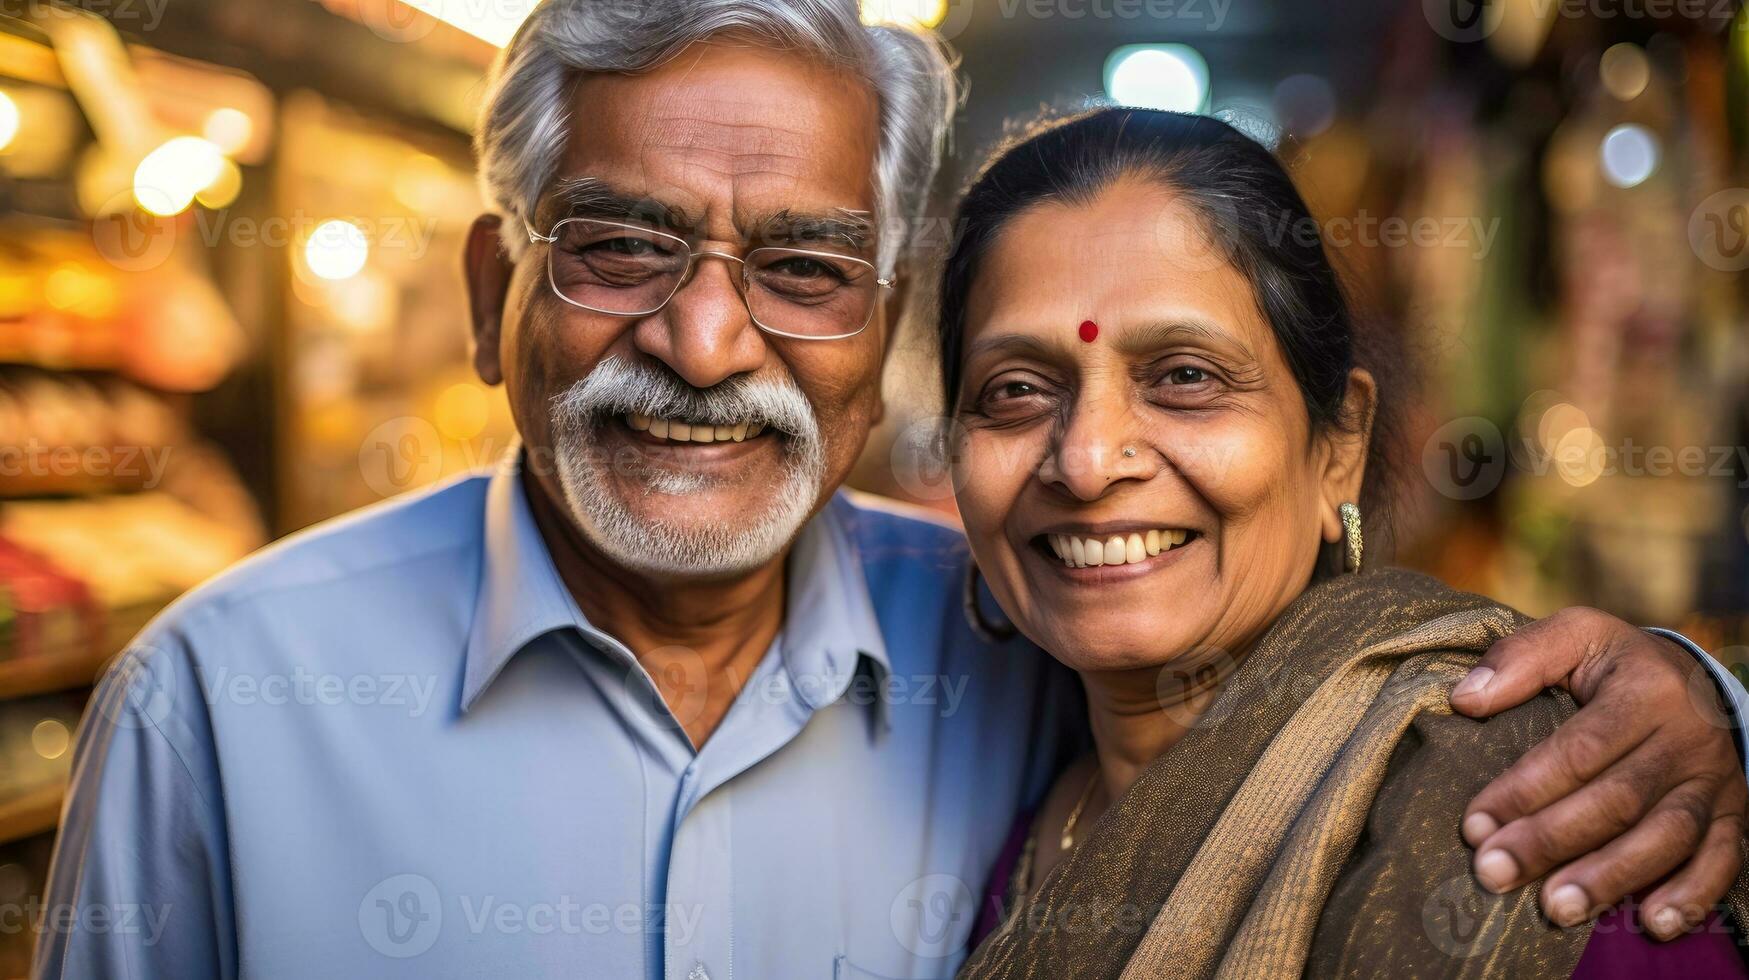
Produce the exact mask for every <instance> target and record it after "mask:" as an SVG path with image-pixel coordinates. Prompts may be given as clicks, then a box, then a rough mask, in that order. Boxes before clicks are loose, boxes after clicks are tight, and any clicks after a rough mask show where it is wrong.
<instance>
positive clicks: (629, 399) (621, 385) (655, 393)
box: [552, 355, 820, 443]
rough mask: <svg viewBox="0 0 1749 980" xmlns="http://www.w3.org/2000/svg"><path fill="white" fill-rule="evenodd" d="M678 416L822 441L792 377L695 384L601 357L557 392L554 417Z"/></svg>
mask: <svg viewBox="0 0 1749 980" xmlns="http://www.w3.org/2000/svg"><path fill="white" fill-rule="evenodd" d="M634 414H635V415H645V416H649V417H651V418H679V419H687V420H689V421H692V422H708V423H710V424H712V425H737V424H740V423H742V422H752V423H763V424H764V425H766V426H767V427H769V428H773V429H776V430H778V431H779V432H782V433H784V434H785V435H789V436H793V437H795V438H796V439H797V440H800V441H804V442H816V443H817V442H818V441H819V438H820V425H819V422H818V420H817V419H816V418H815V417H814V406H813V405H812V404H810V403H809V402H808V398H807V396H806V395H804V394H802V392H801V389H800V388H797V387H796V384H795V382H794V381H792V380H790V379H788V378H783V379H759V380H755V379H751V378H744V377H734V378H730V379H728V380H727V381H724V382H722V383H721V384H717V385H713V386H712V387H709V388H694V387H692V386H691V385H689V384H687V383H686V382H685V381H682V380H681V379H680V378H679V377H677V376H676V375H675V374H674V373H673V372H671V371H665V370H662V369H660V368H657V367H654V366H652V365H649V364H644V363H641V362H634V361H628V360H624V359H622V358H620V357H618V356H617V355H615V356H609V357H605V358H602V360H601V362H600V363H599V364H597V365H596V366H595V370H593V371H591V372H589V374H588V376H587V377H585V378H583V379H582V380H580V381H578V382H577V383H576V384H573V385H572V386H571V387H569V388H567V389H565V390H564V391H563V392H561V393H559V394H557V395H554V396H553V409H552V415H553V421H554V423H555V424H557V425H558V426H561V427H564V428H574V427H577V426H580V425H586V424H591V423H599V422H601V421H604V420H606V419H607V418H609V417H612V416H616V415H634Z"/></svg>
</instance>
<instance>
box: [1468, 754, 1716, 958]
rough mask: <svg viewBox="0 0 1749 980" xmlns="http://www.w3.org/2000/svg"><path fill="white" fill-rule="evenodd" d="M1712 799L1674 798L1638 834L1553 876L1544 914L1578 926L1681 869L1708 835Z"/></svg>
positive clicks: (1696, 794) (1689, 792)
mask: <svg viewBox="0 0 1749 980" xmlns="http://www.w3.org/2000/svg"><path fill="white" fill-rule="evenodd" d="M1710 796H1711V789H1710V787H1709V788H1704V789H1702V788H1686V789H1682V790H1678V791H1677V792H1674V793H1671V794H1670V795H1669V796H1667V797H1665V798H1664V799H1663V800H1661V801H1659V803H1658V805H1657V806H1656V807H1654V808H1653V809H1652V812H1651V813H1649V814H1647V816H1646V819H1645V820H1643V821H1641V822H1640V823H1639V824H1637V825H1635V826H1634V828H1633V829H1632V830H1629V831H1628V832H1627V833H1625V834H1623V835H1621V836H1620V837H1618V838H1616V839H1615V840H1613V841H1611V842H1610V843H1609V844H1607V845H1605V846H1604V847H1603V848H1602V849H1601V850H1598V851H1595V852H1593V853H1591V854H1587V855H1586V856H1585V857H1582V858H1580V859H1579V860H1577V861H1574V862H1573V863H1572V864H1569V865H1567V866H1566V867H1564V868H1562V869H1561V870H1560V871H1558V872H1556V873H1555V874H1553V875H1550V876H1549V879H1548V880H1547V881H1546V882H1544V883H1543V888H1542V894H1541V898H1542V905H1543V911H1544V912H1546V913H1548V916H1549V918H1550V919H1552V920H1554V922H1555V923H1556V924H1557V925H1562V926H1571V925H1577V924H1578V923H1580V922H1583V921H1585V920H1586V919H1588V918H1591V917H1592V916H1594V915H1596V914H1597V913H1598V912H1600V911H1602V910H1603V909H1606V908H1608V907H1610V906H1612V905H1614V904H1615V903H1617V902H1619V901H1621V900H1622V899H1624V898H1626V897H1628V896H1629V895H1631V894H1633V893H1634V892H1636V891H1639V890H1641V889H1644V888H1646V887H1647V886H1649V885H1651V884H1653V883H1654V882H1656V881H1658V880H1659V879H1661V878H1663V877H1664V876H1665V875H1668V874H1669V873H1670V872H1672V871H1674V870H1676V869H1677V868H1678V867H1681V866H1682V864H1683V863H1684V862H1685V861H1686V860H1687V859H1688V856H1689V855H1691V854H1693V853H1695V851H1696V849H1697V848H1698V847H1699V846H1700V844H1701V841H1702V839H1703V838H1704V837H1705V836H1706V832H1707V828H1708V825H1709V823H1710V818H1711V809H1710V807H1709V802H1710ZM1503 832H1504V831H1503Z"/></svg>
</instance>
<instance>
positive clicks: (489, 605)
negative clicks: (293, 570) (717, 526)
mask: <svg viewBox="0 0 1749 980" xmlns="http://www.w3.org/2000/svg"><path fill="white" fill-rule="evenodd" d="M854 519H855V509H854V507H853V506H852V505H851V504H850V503H849V502H848V501H847V500H845V499H844V498H843V497H842V496H841V495H835V496H834V497H833V499H832V500H831V501H829V502H828V503H827V505H826V507H825V508H823V509H822V510H821V512H820V513H819V515H817V516H816V517H815V518H814V519H813V520H812V521H810V522H808V525H807V526H806V527H804V528H803V529H802V533H801V534H800V535H799V536H798V537H797V539H796V542H795V545H794V546H793V547H792V548H791V549H790V556H789V570H788V575H789V588H788V590H787V596H788V597H787V601H786V608H785V610H784V625H783V629H782V632H780V633H779V634H778V640H777V645H778V647H779V650H780V651H781V654H782V657H783V662H784V668H785V669H786V671H787V672H788V673H789V675H790V681H791V684H792V685H793V686H794V688H795V690H796V692H797V695H798V697H799V698H800V699H801V700H802V702H803V703H804V704H805V706H806V707H807V708H809V709H816V708H820V707H823V706H825V705H827V704H830V703H832V702H834V701H836V700H838V699H839V698H840V697H842V696H843V695H844V692H845V690H846V688H848V686H849V685H850V683H851V681H852V680H853V679H854V677H855V675H856V673H857V671H858V670H859V669H860V661H861V660H862V659H863V658H867V659H868V660H869V661H871V662H872V664H873V666H874V667H876V668H878V670H877V671H876V672H875V679H876V681H877V682H882V681H884V679H885V676H886V674H888V673H890V672H891V670H892V667H891V662H890V661H889V660H888V658H887V648H886V644H885V642H883V640H882V638H881V630H880V622H879V620H878V619H877V618H876V616H875V611H874V603H873V601H872V600H871V599H870V598H869V593H868V580H867V579H866V578H865V577H864V575H863V568H862V558H861V555H860V554H859V552H858V549H857V547H856V542H855V541H854V539H853V537H852V534H851V527H850V525H851V523H852V522H853V521H854ZM566 628H575V629H578V630H581V631H582V632H583V633H584V634H585V635H589V634H594V633H595V632H596V630H595V628H594V627H592V626H591V625H590V624H589V622H588V620H587V619H586V618H585V617H584V615H583V612H582V610H580V609H578V608H577V603H576V601H575V600H574V599H572V598H571V594H570V592H569V591H568V590H567V589H566V588H565V584H564V581H563V580H562V579H561V578H560V577H559V570H558V568H557V566H555V565H554V564H553V558H552V553H551V552H549V551H548V550H547V544H546V540H545V539H544V538H542V537H541V533H540V528H539V527H538V526H537V525H536V524H535V521H534V514H533V513H532V512H531V511H530V509H529V503H528V496H527V491H526V490H525V488H524V487H523V481H522V479H521V453H520V452H513V453H511V454H509V455H508V456H507V457H506V458H505V460H504V462H503V463H502V464H501V465H500V466H499V467H498V469H497V470H496V472H494V473H493V474H492V477H491V479H490V481H489V482H488V485H487V488H486V507H485V534H484V542H483V547H482V560H481V571H480V588H479V595H478V597H477V598H476V600H475V603H474V621H473V626H472V628H471V629H470V631H469V634H468V647H467V652H466V666H465V671H464V674H463V679H462V692H461V709H462V710H463V711H464V712H465V711H467V710H468V709H469V708H470V707H472V706H473V704H474V702H475V701H477V700H478V699H479V697H480V694H481V692H483V691H484V690H485V689H486V688H487V687H488V686H489V685H490V684H491V683H492V680H493V679H494V678H496V677H497V676H498V674H499V672H500V671H502V670H503V669H504V665H505V664H506V663H509V661H510V658H511V657H513V656H515V655H516V654H517V653H518V652H519V651H521V650H522V648H523V647H525V646H527V645H528V644H529V642H530V641H532V640H533V639H534V638H535V637H538V636H540V635H542V634H544V633H550V632H552V631H554V630H559V629H566ZM876 700H877V701H878V699H876Z"/></svg>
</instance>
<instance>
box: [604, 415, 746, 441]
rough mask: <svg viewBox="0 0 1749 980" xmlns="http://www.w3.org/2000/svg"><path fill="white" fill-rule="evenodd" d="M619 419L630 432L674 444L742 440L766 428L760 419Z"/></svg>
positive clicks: (630, 416)
mask: <svg viewBox="0 0 1749 980" xmlns="http://www.w3.org/2000/svg"><path fill="white" fill-rule="evenodd" d="M619 419H620V421H621V422H623V423H625V425H626V426H627V427H628V428H630V429H632V430H633V431H634V432H642V433H644V434H645V435H647V436H650V437H651V438H653V439H657V440H660V441H663V442H667V443H671V444H675V445H679V444H680V443H689V444H690V443H717V442H745V441H747V440H748V439H757V438H758V437H759V436H761V435H763V434H764V433H765V430H766V426H765V423H764V422H738V423H736V424H734V425H714V424H712V423H709V422H695V421H691V420H688V419H658V418H651V417H649V416H648V415H637V414H631V415H621V416H619Z"/></svg>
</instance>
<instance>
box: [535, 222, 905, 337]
mask: <svg viewBox="0 0 1749 980" xmlns="http://www.w3.org/2000/svg"><path fill="white" fill-rule="evenodd" d="M573 221H588V222H592V223H594V224H597V225H606V226H607V227H609V228H625V229H628V230H630V231H635V232H639V233H641V234H646V235H660V236H662V237H663V238H667V239H671V240H673V241H676V242H679V243H680V244H681V245H682V246H683V247H684V248H685V249H686V268H685V269H683V270H681V273H680V278H679V279H677V280H675V283H674V289H673V291H672V292H670V293H669V294H668V295H667V297H666V298H664V299H663V300H662V302H660V303H657V304H656V305H655V306H653V307H651V308H650V309H648V310H644V311H643V312H640V313H621V312H618V311H615V310H602V309H597V308H596V307H593V306H589V305H587V304H585V303H579V302H577V301H576V300H574V299H572V298H571V297H569V296H566V295H565V294H564V291H562V290H561V289H559V284H558V282H557V281H556V280H555V279H554V278H553V253H552V249H548V250H547V258H546V262H545V265H546V267H547V288H548V289H551V290H552V291H553V295H555V296H557V297H558V298H559V299H561V300H564V301H565V302H566V303H569V304H570V305H572V306H575V307H577V308H578V309H580V310H588V311H589V312H591V313H600V314H601V315H603V316H618V317H638V316H650V315H652V314H655V313H659V312H661V311H662V310H663V309H665V308H666V307H667V306H668V304H669V303H672V302H674V297H676V296H679V295H680V291H681V290H682V289H685V288H686V286H687V284H689V283H691V282H692V276H693V273H695V272H696V271H697V270H698V260H699V259H700V258H701V257H703V256H715V257H716V258H719V259H723V260H725V261H728V262H738V263H740V265H741V276H740V287H739V288H738V289H736V290H735V292H737V293H738V294H740V297H741V305H742V306H744V307H746V308H747V319H749V320H751V321H753V325H754V326H755V327H758V328H759V330H760V331H761V332H762V333H767V334H770V335H772V336H774V337H785V338H788V339H790V340H849V339H850V338H851V337H855V336H856V335H858V334H860V333H862V332H863V331H864V330H867V329H868V325H869V324H871V323H873V322H874V316H875V309H876V307H878V306H879V305H880V303H879V294H878V293H877V294H876V302H875V303H872V304H870V305H869V308H868V317H867V318H866V319H864V320H863V321H862V326H860V327H857V328H856V329H855V330H852V331H850V332H849V333H838V334H830V335H826V336H811V335H809V334H800V333H790V332H789V331H787V330H778V329H777V328H775V327H770V326H767V325H765V324H763V323H761V322H759V317H758V315H757V314H755V313H754V312H753V303H752V301H751V300H749V299H748V298H747V287H748V285H749V282H748V273H747V259H748V258H749V257H750V256H752V255H754V254H755V253H757V252H761V251H765V250H768V249H769V250H773V251H784V252H792V253H795V254H797V255H815V256H819V257H821V258H830V259H840V260H848V261H851V262H857V263H860V264H862V265H865V266H868V270H869V271H870V272H873V273H875V285H876V286H877V287H880V288H883V289H891V288H893V286H894V285H895V284H896V283H897V282H898V278H897V277H885V276H881V275H880V270H879V269H878V268H876V267H875V264H874V263H873V262H870V261H869V260H867V259H865V258H862V257H861V256H856V255H845V254H843V253H840V252H826V251H818V250H814V249H806V248H791V247H790V246H787V245H761V246H759V247H758V248H753V249H748V250H747V254H746V255H735V254H733V253H731V252H724V251H722V250H720V249H710V248H694V247H693V245H692V243H691V242H689V241H687V240H686V239H684V238H681V237H680V236H679V235H671V234H669V233H668V232H665V231H657V230H656V229H654V228H646V227H643V226H641V225H633V224H627V223H626V222H623V221H608V220H604V219H601V218H584V217H570V218H560V219H559V220H558V221H556V222H554V223H553V229H552V234H550V235H543V234H541V233H540V232H538V231H535V230H534V225H532V224H530V223H529V222H527V221H524V222H523V223H522V227H523V230H525V231H527V232H528V240H529V243H530V244H545V245H551V244H553V243H554V242H556V241H558V240H559V234H558V232H559V229H560V228H563V227H564V226H565V225H567V224H569V223H570V222H573Z"/></svg>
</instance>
